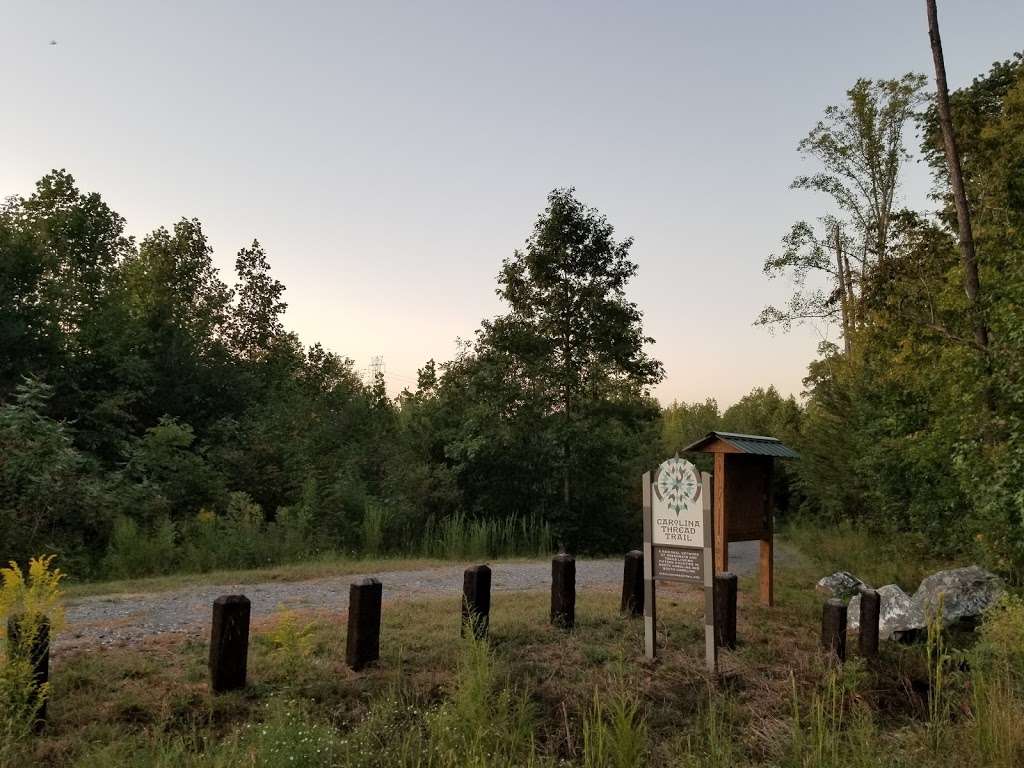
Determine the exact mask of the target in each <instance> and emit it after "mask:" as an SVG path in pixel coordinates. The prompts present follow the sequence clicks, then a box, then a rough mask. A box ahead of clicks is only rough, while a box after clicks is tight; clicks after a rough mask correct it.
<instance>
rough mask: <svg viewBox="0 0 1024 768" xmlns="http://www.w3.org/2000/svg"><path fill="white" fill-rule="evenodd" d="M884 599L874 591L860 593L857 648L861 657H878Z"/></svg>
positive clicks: (868, 590) (864, 590)
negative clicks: (879, 624)
mask: <svg viewBox="0 0 1024 768" xmlns="http://www.w3.org/2000/svg"><path fill="white" fill-rule="evenodd" d="M881 608H882V598H881V596H880V595H879V594H878V592H877V591H876V590H874V589H862V590H861V591H860V635H859V637H858V638H857V646H858V650H859V651H860V655H861V656H864V657H865V658H871V657H874V656H877V655H878V618H879V615H880V614H881Z"/></svg>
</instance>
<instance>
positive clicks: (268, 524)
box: [101, 494, 553, 579]
mask: <svg viewBox="0 0 1024 768" xmlns="http://www.w3.org/2000/svg"><path fill="white" fill-rule="evenodd" d="M400 523H401V521H400V519H399V518H398V517H397V516H396V515H395V514H393V512H392V511H391V510H390V509H388V508H387V507H386V506H385V505H383V504H381V503H378V502H376V501H371V502H369V503H368V504H367V505H366V508H365V511H364V513H363V516H362V519H361V521H360V524H359V527H358V529H357V536H358V540H357V541H356V542H355V544H354V545H353V546H351V547H346V546H343V543H340V542H339V543H336V546H335V547H334V548H333V549H330V548H328V549H326V550H325V549H324V547H323V546H322V545H321V544H320V542H321V541H322V540H323V539H322V536H321V535H320V534H319V533H318V531H317V529H316V521H315V519H314V518H313V517H312V516H311V515H310V514H309V512H308V511H306V510H305V509H304V508H303V507H301V506H299V507H295V508H287V509H281V510H279V511H278V514H277V516H276V518H275V519H274V520H267V519H265V517H264V515H263V512H262V510H261V509H260V508H259V506H258V505H256V504H254V503H252V501H251V500H250V499H249V498H248V497H247V496H246V495H245V494H232V500H231V504H230V505H229V507H228V511H227V513H226V514H224V515H217V514H214V513H213V512H211V511H209V510H202V511H200V513H199V514H197V515H196V516H195V517H194V518H192V519H189V520H184V521H178V522H172V521H171V520H168V519H163V520H158V521H157V522H156V523H155V524H154V525H153V526H151V527H149V528H142V527H140V526H139V525H138V524H137V523H136V522H135V521H134V520H130V519H128V518H121V519H119V520H117V521H116V522H115V525H114V531H113V535H112V538H111V542H110V546H109V548H108V550H107V553H106V556H105V557H104V558H103V562H102V564H101V573H102V575H103V576H104V577H106V578H114V579H118V578H134V577H138V576H152V575H155V574H166V573H206V572H209V571H213V570H225V569H246V568H261V567H266V566H273V565H283V564H286V563H294V562H301V561H305V560H308V559H310V558H313V557H325V556H330V555H331V554H334V555H336V556H339V557H356V558H362V557H367V558H378V557H382V556H396V557H406V556H409V557H419V556H426V557H433V558H439V559H452V560H457V559H463V560H464V559H483V558H493V557H533V556H541V555H546V554H549V553H550V552H551V551H552V550H553V536H552V533H551V528H550V526H549V525H548V524H547V523H546V522H545V521H543V520H542V519H540V518H539V517H537V516H535V515H525V516H513V517H510V518H506V519H499V520H478V519H473V518H470V517H468V516H467V515H465V514H463V513H461V512H457V513H455V514H453V515H451V516H449V517H446V518H444V519H442V520H441V521H439V522H435V521H434V520H433V519H431V520H429V521H428V522H427V525H426V526H425V527H424V528H423V529H422V530H416V531H412V532H409V531H404V532H403V531H399V530H398V529H399V528H400Z"/></svg>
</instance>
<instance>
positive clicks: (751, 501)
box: [682, 432, 800, 605]
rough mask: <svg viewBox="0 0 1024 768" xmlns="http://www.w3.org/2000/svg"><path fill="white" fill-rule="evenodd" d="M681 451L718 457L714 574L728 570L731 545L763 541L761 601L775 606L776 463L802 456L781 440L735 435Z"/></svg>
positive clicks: (712, 436)
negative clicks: (774, 484) (774, 494)
mask: <svg viewBox="0 0 1024 768" xmlns="http://www.w3.org/2000/svg"><path fill="white" fill-rule="evenodd" d="M682 452H683V453H711V454H714V457H715V468H714V518H715V572H716V573H717V572H721V571H727V570H729V542H732V541H760V542H761V551H760V564H759V569H758V576H759V581H760V593H761V602H762V603H763V604H765V605H774V604H775V577H774V573H773V570H774V560H775V547H774V543H773V535H774V524H773V520H772V517H773V506H772V474H773V470H774V464H775V459H777V458H780V459H797V458H800V455H799V454H798V453H797V452H796V451H794V450H793V449H792V448H789V447H788V446H786V445H783V444H782V442H781V441H780V440H779V439H778V438H775V437H767V436H764V435H743V434H738V433H736V432H709V433H708V434H707V435H705V436H704V437H702V438H701V439H700V440H698V441H697V442H695V443H692V444H691V445H688V446H687V447H686V448H684V449H683V451H682Z"/></svg>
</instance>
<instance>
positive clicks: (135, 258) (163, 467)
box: [0, 170, 663, 575]
mask: <svg viewBox="0 0 1024 768" xmlns="http://www.w3.org/2000/svg"><path fill="white" fill-rule="evenodd" d="M125 227H126V224H125V221H124V220H123V219H122V218H121V217H120V216H119V215H118V214H117V213H116V212H114V211H113V210H111V209H110V208H109V206H108V205H107V204H106V203H105V202H104V201H103V199H102V198H101V196H100V195H99V194H96V193H87V192H82V191H80V190H79V189H78V187H77V186H76V183H75V180H74V179H73V178H72V176H71V175H70V174H68V173H67V172H66V171H63V170H58V171H53V172H52V173H50V174H48V175H46V176H45V177H43V178H42V179H41V180H40V181H39V182H38V184H37V185H36V189H35V191H34V192H33V193H32V194H31V195H29V196H28V197H14V198H10V199H8V200H7V201H6V202H5V203H4V205H3V207H2V208H0V254H2V271H0V274H2V279H0V347H2V348H3V350H4V355H3V357H2V359H0V401H2V403H3V405H2V407H0V457H2V458H0V529H2V530H3V531H4V537H3V546H2V550H3V551H2V552H0V556H2V557H3V559H5V560H7V559H15V560H24V559H25V558H27V557H28V556H30V555H32V554H36V553H39V552H56V553H58V554H59V555H60V556H61V558H62V561H63V562H64V564H65V568H66V569H67V570H71V571H72V572H75V573H79V574H83V575H134V574H138V573H145V572H160V571H162V570H166V569H170V568H194V569H208V568H213V567H220V566H227V565H230V566H246V565H259V564H264V563H267V562H274V561H278V560H282V559H294V558H300V557H308V556H310V555H315V554H317V553H322V552H328V551H336V552H349V553H359V552H364V551H367V550H369V551H372V552H373V553H379V552H381V551H384V550H386V549H389V548H390V549H392V550H401V551H425V552H427V553H429V552H432V551H434V550H433V549H432V548H431V547H430V546H427V545H425V544H424V541H423V540H424V537H427V538H429V537H430V536H434V537H435V538H440V539H443V540H444V541H450V540H451V539H453V537H458V536H459V535H462V536H470V537H471V538H477V539H481V540H482V542H483V543H482V544H481V545H480V546H479V547H477V549H479V550H483V551H485V552H486V551H487V550H488V549H491V550H502V551H504V552H508V551H509V550H510V549H511V550H515V549H516V548H517V547H519V548H524V549H525V550H527V551H529V550H531V549H535V548H550V547H553V546H556V545H559V544H560V545H562V546H565V547H568V548H571V549H574V550H578V551H585V550H591V551H596V550H600V551H604V550H610V549H614V548H618V547H621V546H622V545H623V544H625V543H626V542H627V541H629V540H631V539H632V538H634V534H635V532H636V531H635V529H636V528H637V525H638V520H635V519H634V518H636V515H635V514H631V512H632V511H633V509H632V508H633V506H634V505H633V501H634V497H635V496H636V477H638V476H639V473H640V471H641V469H640V468H641V467H642V466H646V465H647V464H649V463H650V462H651V461H653V460H654V458H655V457H656V455H657V447H658V446H657V430H658V419H659V407H658V404H657V402H656V401H655V400H654V398H653V397H652V396H651V394H650V387H651V386H652V385H653V384H654V383H656V382H657V381H659V380H660V379H661V378H662V376H663V371H662V366H661V364H660V363H659V362H658V361H657V360H654V359H653V358H651V357H650V356H649V355H648V354H647V352H646V351H645V348H646V344H647V342H648V341H649V339H648V338H647V337H646V336H645V335H644V333H643V329H642V323H641V313H640V311H639V310H638V308H637V307H636V305H635V304H634V303H632V302H630V301H629V300H628V298H627V297H626V293H625V289H626V285H627V283H628V281H629V280H630V278H631V277H632V276H633V274H634V273H635V271H636V265H635V264H634V263H633V262H632V261H631V260H630V258H629V250H630V247H631V244H632V241H631V240H629V239H628V238H627V239H616V237H615V233H614V230H613V228H612V226H611V225H610V224H609V223H608V222H607V220H606V219H605V218H604V217H603V216H602V215H601V214H599V213H598V212H597V211H596V210H594V209H592V208H589V207H587V206H586V205H584V204H583V203H582V202H580V201H579V200H578V199H577V198H576V196H575V193H574V191H573V190H571V189H558V190H555V191H553V192H552V193H551V195H550V196H549V198H548V201H547V207H546V209H545V210H544V211H543V213H542V214H541V215H540V216H539V217H538V219H537V221H536V222H535V225H534V227H533V230H532V233H531V234H530V236H529V238H528V240H527V241H526V243H525V245H524V247H523V248H522V249H520V250H517V251H515V252H514V253H513V254H512V255H511V256H510V257H508V258H507V259H505V260H504V262H503V263H502V264H501V268H500V273H499V275H498V292H499V295H500V296H501V298H502V299H503V300H504V302H505V305H506V308H507V310H506V311H505V312H504V313H503V314H501V315H499V316H497V317H494V318H491V319H487V320H485V321H484V322H482V323H481V326H480V328H479V329H478V331H477V332H476V334H475V337H474V338H473V340H472V341H470V342H467V343H464V344H463V345H462V347H461V348H460V350H459V353H458V355H457V356H456V358H455V359H454V360H451V361H447V362H444V363H441V364H438V363H435V361H433V360H429V361H427V362H426V363H425V364H424V366H423V367H422V368H421V369H420V370H419V373H418V383H417V386H416V387H415V389H406V390H404V391H403V392H402V393H401V394H400V395H399V396H398V397H397V398H391V397H389V396H388V394H387V392H386V390H385V386H384V380H383V377H381V376H377V377H376V378H375V379H374V380H372V381H369V382H365V381H363V380H362V378H361V377H360V376H359V375H358V372H357V371H356V369H355V367H354V365H353V362H352V361H351V360H350V359H347V358H344V357H341V356H339V355H336V354H334V353H332V352H329V351H327V350H325V349H324V348H323V347H322V346H320V345H319V344H313V345H312V346H309V347H307V346H304V345H303V343H302V342H301V341H300V340H299V338H298V337H297V336H296V335H295V334H294V333H292V332H290V331H288V330H287V329H286V328H285V327H284V323H283V320H282V315H283V313H284V311H285V309H286V306H287V305H286V303H285V300H284V293H285V290H284V286H283V285H282V284H281V283H280V281H278V280H277V279H275V278H274V277H273V275H272V273H271V270H270V265H269V260H268V255H267V253H266V252H265V250H264V249H263V247H262V246H261V245H260V243H259V242H257V241H254V242H253V243H252V244H251V245H249V246H247V247H245V248H242V249H241V250H239V251H238V254H237V257H236V260H235V278H234V283H233V285H230V286H229V285H228V284H227V283H226V282H225V281H224V280H223V279H222V277H221V276H220V275H219V274H218V271H217V269H216V268H215V267H214V265H213V261H212V252H211V248H210V246H209V244H208V242H207V239H206V236H205V234H204V232H203V228H202V225H201V224H200V222H199V221H197V220H195V219H182V220H181V221H179V222H177V223H175V224H174V225H173V226H172V227H170V228H164V227H162V228H159V229H157V230H156V231H154V232H152V233H151V234H149V235H147V236H145V237H143V238H142V239H141V240H136V239H135V238H133V237H131V236H128V235H127V234H126V229H125ZM460 531H463V533H461V534H460ZM465 531H470V533H469V534H466V533H465ZM428 543H429V542H428ZM456 550H457V547H456ZM444 551H451V548H449V549H448V550H444Z"/></svg>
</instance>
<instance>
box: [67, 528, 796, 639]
mask: <svg viewBox="0 0 1024 768" xmlns="http://www.w3.org/2000/svg"><path fill="white" fill-rule="evenodd" d="M792 557H793V554H792V552H791V551H790V550H787V549H786V548H784V547H779V546H778V545H776V563H777V564H784V562H785V561H786V560H788V559H790V558H792ZM757 558H758V546H757V542H742V543H738V544H731V545H730V546H729V567H730V570H732V571H733V572H735V573H738V574H740V575H745V574H748V573H752V572H753V571H754V570H756V568H757ZM490 566H491V568H492V570H493V576H492V587H491V588H492V590H493V591H495V592H508V591H528V590H541V589H547V588H548V586H549V585H550V583H551V563H550V561H548V560H544V561H536V562H522V561H518V562H508V563H502V562H500V561H498V562H494V563H490ZM464 567H465V566H464V565H453V566H446V567H441V568H430V569H426V570H416V571H383V572H377V573H366V574H349V575H345V576H335V577H329V578H322V579H314V580H310V581H293V582H266V583H261V584H211V585H200V586H190V587H185V588H181V589H175V590H169V591H166V592H154V593H141V594H119V595H105V596H97V597H86V598H81V599H78V600H74V601H71V602H70V603H69V605H68V609H67V626H66V628H65V630H64V631H63V632H62V633H61V636H60V637H59V638H58V639H57V641H56V642H55V651H58V652H59V651H60V650H61V649H67V648H74V647H83V646H96V645H122V644H129V645H134V644H137V643H139V642H141V641H142V640H144V639H146V638H149V637H153V636H157V635H188V636H195V637H202V636H203V635H205V633H207V632H209V625H210V604H211V603H212V602H213V601H214V599H215V598H217V597H219V596H220V595H226V594H244V595H245V596H246V597H248V598H249V599H250V600H251V601H252V612H253V621H255V622H258V621H259V620H260V619H261V618H265V617H267V616H268V615H270V614H272V613H274V612H275V611H279V610H289V609H291V610H304V611H333V612H339V613H340V612H344V611H345V610H346V609H347V608H348V588H349V584H351V583H352V582H353V581H358V580H359V579H361V578H363V577H364V576H375V577H377V578H379V579H380V580H381V581H382V582H383V584H384V599H385V600H386V601H387V600H403V599H410V598H416V597H427V596H444V595H451V596H452V597H453V598H455V597H457V596H458V595H459V592H460V590H461V589H462V572H463V569H464ZM621 584H622V560H621V559H617V558H616V559H602V560H587V559H582V558H581V559H578V560H577V562H576V587H577V589H580V590H583V589H594V588H598V589H612V588H614V589H618V588H619V587H620V586H621Z"/></svg>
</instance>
